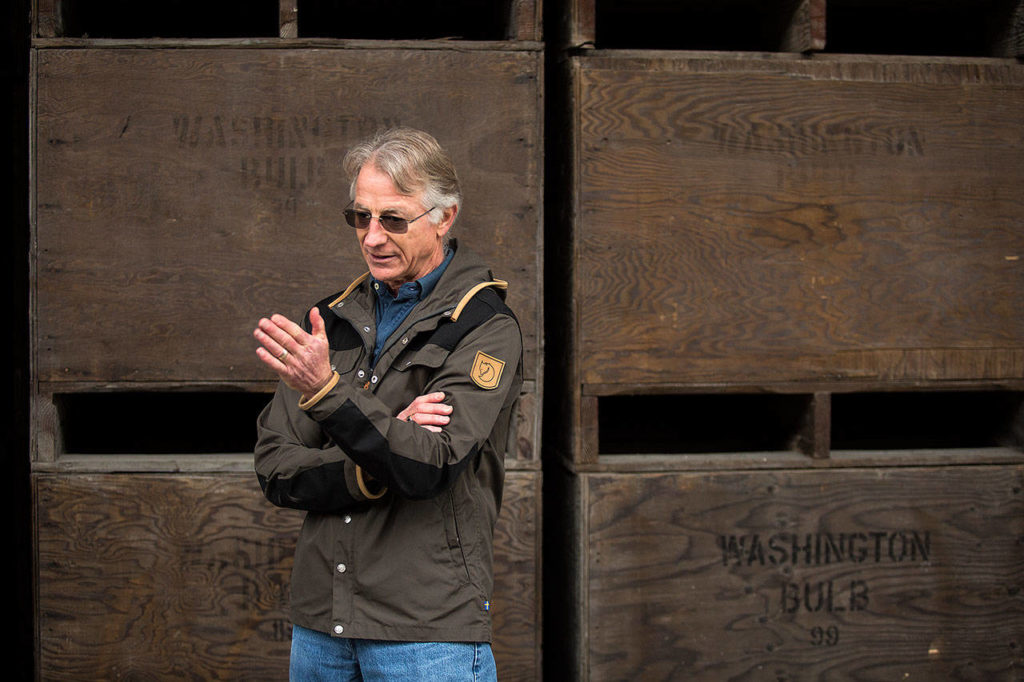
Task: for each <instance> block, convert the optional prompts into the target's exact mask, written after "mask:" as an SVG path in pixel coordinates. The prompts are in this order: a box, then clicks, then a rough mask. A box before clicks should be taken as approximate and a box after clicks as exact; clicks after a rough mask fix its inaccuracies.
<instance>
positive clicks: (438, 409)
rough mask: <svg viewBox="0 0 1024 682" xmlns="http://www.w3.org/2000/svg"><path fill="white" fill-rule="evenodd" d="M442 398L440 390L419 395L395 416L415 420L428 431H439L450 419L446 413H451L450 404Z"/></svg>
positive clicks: (442, 394) (404, 419) (405, 419)
mask: <svg viewBox="0 0 1024 682" xmlns="http://www.w3.org/2000/svg"><path fill="white" fill-rule="evenodd" d="M443 400H444V393H441V392H437V393H428V394H426V395H421V396H419V397H417V398H416V399H415V400H413V401H412V402H411V403H409V406H408V407H407V408H405V409H404V410H402V411H401V412H399V413H398V414H397V415H396V418H398V419H401V420H403V421H411V422H415V423H416V424H419V425H420V426H422V427H423V428H425V429H427V430H428V431H434V432H435V433H439V432H440V431H441V427H442V426H445V425H446V424H447V423H448V422H449V421H451V419H450V417H449V416H448V415H450V414H451V413H452V406H451V405H446V404H445V403H443V402H442V401H443Z"/></svg>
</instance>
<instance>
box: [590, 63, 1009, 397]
mask: <svg viewBox="0 0 1024 682" xmlns="http://www.w3.org/2000/svg"><path fill="white" fill-rule="evenodd" d="M573 79H574V88H575V92H576V101H577V105H576V106H577V109H576V114H575V115H576V126H577V133H578V139H579V143H578V151H577V154H578V167H577V173H578V175H577V178H578V180H577V187H576V196H575V201H576V202H577V203H578V206H579V208H578V212H577V215H576V218H575V233H576V259H577V270H576V275H575V285H574V286H575V290H576V292H577V296H578V305H579V308H578V310H579V312H578V328H579V337H578V339H577V344H576V347H577V349H578V353H579V355H580V360H581V365H582V366H581V371H580V377H579V379H580V382H581V383H603V384H615V383H628V382H633V383H637V384H640V383H661V384H665V383H673V382H679V383H686V382H694V381H723V382H729V381H740V382H744V383H750V382H760V381H766V380H772V379H778V380H807V379H818V380H821V379H840V378H841V379H850V378H852V379H863V380H870V379H880V378H886V379H888V378H897V379H902V380H914V379H923V380H942V379H951V380H953V379H955V380H969V379H981V380H988V379H999V378H1006V377H1020V376H1022V375H1024V365H1022V364H1021V362H1020V361H1021V359H1022V355H1021V349H1022V347H1024V315H1021V307H1020V301H1021V300H1022V295H1024V261H1022V256H1021V254H1022V253H1024V199H1022V194H1021V192H1020V187H1021V185H1022V181H1024V137H1022V133H1021V131H1022V130H1024V70H1022V69H1021V68H1020V67H1019V66H1015V65H1012V64H1008V63H992V62H985V61H982V60H975V61H956V60H945V61H941V60H940V61H939V62H938V63H935V64H931V63H926V62H924V61H922V60H917V61H915V60H911V59H903V60H891V61H888V62H884V61H882V60H871V59H860V60H855V59H838V58H833V59H821V60H818V59H816V60H803V61H796V60H791V59H753V58H752V59H746V60H740V59H735V58H730V57H726V56H723V57H722V58H721V59H720V60H716V59H714V58H706V59H703V60H700V59H698V58H696V57H692V58H691V57H683V56H681V57H675V58H673V57H671V56H654V55H653V54H650V53H648V54H643V53H636V54H627V55H624V56H623V57H622V58H621V59H616V58H615V57H612V56H609V55H608V54H607V53H605V54H603V55H600V56H599V57H596V58H589V57H578V58H575V60H574V62H573ZM924 357H926V358H927V360H926V362H924V363H916V361H915V359H916V358H924ZM915 364H916V365H917V366H915Z"/></svg>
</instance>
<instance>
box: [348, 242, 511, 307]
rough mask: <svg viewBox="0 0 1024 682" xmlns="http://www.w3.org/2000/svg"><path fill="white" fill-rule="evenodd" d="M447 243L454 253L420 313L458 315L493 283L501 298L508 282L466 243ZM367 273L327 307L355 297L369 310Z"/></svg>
mask: <svg viewBox="0 0 1024 682" xmlns="http://www.w3.org/2000/svg"><path fill="white" fill-rule="evenodd" d="M449 246H450V247H451V249H452V251H454V252H455V255H454V256H453V257H452V262H451V263H449V264H448V267H447V268H446V269H445V271H444V274H443V275H441V279H440V281H438V283H437V286H436V287H435V288H434V292H433V294H432V295H431V296H429V297H428V298H427V300H426V301H424V302H423V304H424V307H423V308H421V309H420V315H422V316H428V317H429V316H434V315H446V316H454V317H455V318H457V317H458V313H460V312H461V311H462V308H463V307H464V306H465V305H466V303H467V302H468V301H469V299H471V298H472V297H473V296H474V295H476V294H477V293H478V292H479V291H480V290H482V289H484V288H487V287H493V288H495V290H497V291H498V293H499V294H500V295H501V297H502V298H503V299H504V298H505V290H506V289H507V288H508V283H507V282H504V281H502V280H496V279H494V276H493V275H492V274H491V270H490V268H488V267H487V265H486V264H484V262H483V261H482V260H481V259H480V257H479V256H477V255H476V254H475V253H474V252H473V251H472V250H470V249H469V248H468V247H466V246H460V245H459V243H458V240H456V239H452V240H451V242H449ZM370 280H371V277H370V273H369V272H364V273H363V274H362V275H360V276H359V277H357V278H356V279H355V280H354V281H353V282H352V283H351V284H349V285H348V287H347V288H346V289H345V291H343V292H342V293H341V294H340V295H339V296H338V297H337V298H335V299H334V300H333V301H331V303H330V304H329V305H330V308H331V309H332V310H334V309H335V308H336V306H337V305H338V304H339V303H341V302H343V301H347V300H348V299H350V298H351V299H352V300H353V301H358V302H359V305H360V306H361V307H362V308H364V309H365V310H367V311H370V310H372V306H371V305H370V304H371V303H372V300H373V299H372V296H373V294H372V292H371V291H370Z"/></svg>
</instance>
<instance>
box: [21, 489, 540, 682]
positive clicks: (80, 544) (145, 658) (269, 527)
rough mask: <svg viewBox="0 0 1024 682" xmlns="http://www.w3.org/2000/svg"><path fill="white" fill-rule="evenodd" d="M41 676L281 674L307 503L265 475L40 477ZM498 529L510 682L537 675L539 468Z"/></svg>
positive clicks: (516, 493) (498, 624) (497, 629)
mask: <svg viewBox="0 0 1024 682" xmlns="http://www.w3.org/2000/svg"><path fill="white" fill-rule="evenodd" d="M33 489H34V495H35V502H36V505H37V512H36V536H37V541H36V553H37V556H36V561H37V564H38V577H39V580H38V583H37V591H38V615H37V625H38V631H39V639H38V643H39V668H38V670H39V674H40V677H41V679H58V678H59V679H67V680H71V679H75V680H95V679H111V680H113V679H168V678H179V679H181V678H188V679H284V678H285V677H287V670H288V652H289V642H290V625H289V622H288V619H287V603H288V584H289V579H290V573H291V567H292V556H293V552H294V549H295V541H296V538H297V534H298V530H299V526H300V524H301V519H302V516H301V513H299V512H295V511H292V510H284V509H279V508H276V507H273V506H271V505H270V504H269V503H268V502H267V501H266V500H265V499H264V498H263V496H262V495H261V493H260V490H259V486H258V485H257V483H256V479H255V475H241V474H234V475H226V474H217V475H195V474H193V475H173V474H149V475H144V474H131V475H119V474H93V475H45V474H37V475H35V476H34V477H33ZM505 493H506V494H505V500H504V504H503V507H502V511H501V515H500V516H499V520H498V527H497V531H496V535H495V593H494V599H493V601H494V605H495V608H494V610H493V613H494V636H495V641H494V651H495V658H496V659H497V663H498V669H499V671H500V672H501V676H502V679H509V680H524V681H525V680H534V679H537V678H538V676H539V661H540V650H539V635H538V633H539V631H540V625H539V614H540V608H539V582H538V580H539V571H540V564H539V557H538V547H539V541H540V527H539V506H538V505H539V496H540V474H539V473H533V472H511V473H509V474H508V475H507V477H506V487H505Z"/></svg>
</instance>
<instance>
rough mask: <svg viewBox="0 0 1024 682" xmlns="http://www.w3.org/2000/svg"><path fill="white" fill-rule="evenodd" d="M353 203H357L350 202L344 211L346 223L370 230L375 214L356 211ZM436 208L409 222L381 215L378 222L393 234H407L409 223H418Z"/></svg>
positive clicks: (359, 228)
mask: <svg viewBox="0 0 1024 682" xmlns="http://www.w3.org/2000/svg"><path fill="white" fill-rule="evenodd" d="M353 203H355V202H352V201H350V202H349V204H348V205H349V208H346V209H345V210H344V211H343V213H344V214H345V222H346V223H348V224H349V227H354V228H356V229H358V230H368V229H370V223H371V222H372V221H373V214H372V213H370V212H369V211H357V210H356V209H354V208H351V206H352V204H353ZM435 208H437V207H436V206H434V207H432V208H430V209H427V210H426V211H424V212H423V213H421V214H419V215H418V216H416V217H415V218H410V219H409V220H406V219H405V218H399V217H398V216H396V215H381V216H377V222H379V223H380V226H381V227H383V228H384V229H385V230H386V231H388V232H390V233H391V234H405V233H406V232H407V231H408V230H409V223H413V222H416V221H417V220H419V219H420V218H422V217H423V216H425V215H427V213H430V212H431V211H433V210H434V209H435Z"/></svg>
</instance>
